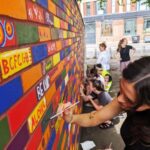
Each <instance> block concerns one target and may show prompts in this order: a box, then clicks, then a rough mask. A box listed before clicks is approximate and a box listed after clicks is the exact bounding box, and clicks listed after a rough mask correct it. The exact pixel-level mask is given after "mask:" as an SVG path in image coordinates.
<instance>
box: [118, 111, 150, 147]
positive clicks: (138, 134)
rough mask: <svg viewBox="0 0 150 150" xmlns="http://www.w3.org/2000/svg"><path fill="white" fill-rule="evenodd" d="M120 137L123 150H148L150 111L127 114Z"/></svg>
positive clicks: (149, 144) (149, 143) (149, 145)
mask: <svg viewBox="0 0 150 150" xmlns="http://www.w3.org/2000/svg"><path fill="white" fill-rule="evenodd" d="M121 136H122V138H123V140H124V143H125V145H126V146H125V150H150V110H146V111H142V112H127V118H126V120H125V121H124V123H123V125H122V128H121Z"/></svg>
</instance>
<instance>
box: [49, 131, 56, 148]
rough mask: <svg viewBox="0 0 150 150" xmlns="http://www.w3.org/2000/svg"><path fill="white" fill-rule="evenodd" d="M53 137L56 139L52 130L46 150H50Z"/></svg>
mask: <svg viewBox="0 0 150 150" xmlns="http://www.w3.org/2000/svg"><path fill="white" fill-rule="evenodd" d="M55 137H56V132H55V129H53V130H52V131H51V137H50V140H49V143H48V146H47V150H50V149H52V147H53V144H54V141H55Z"/></svg>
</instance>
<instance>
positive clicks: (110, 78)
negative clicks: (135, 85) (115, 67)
mask: <svg viewBox="0 0 150 150" xmlns="http://www.w3.org/2000/svg"><path fill="white" fill-rule="evenodd" d="M106 76H108V77H109V79H108V82H111V81H112V77H111V75H110V74H105V77H106Z"/></svg>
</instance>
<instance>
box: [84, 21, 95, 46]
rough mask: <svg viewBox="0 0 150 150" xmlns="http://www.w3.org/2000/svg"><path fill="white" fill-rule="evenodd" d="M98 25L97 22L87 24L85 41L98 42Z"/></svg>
mask: <svg viewBox="0 0 150 150" xmlns="http://www.w3.org/2000/svg"><path fill="white" fill-rule="evenodd" d="M95 30H96V26H95V22H92V23H86V24H85V42H86V44H95V43H96V31H95Z"/></svg>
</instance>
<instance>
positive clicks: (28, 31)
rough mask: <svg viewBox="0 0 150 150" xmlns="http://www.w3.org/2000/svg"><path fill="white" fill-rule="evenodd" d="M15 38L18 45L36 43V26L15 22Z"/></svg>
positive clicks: (37, 38) (37, 37)
mask: <svg viewBox="0 0 150 150" xmlns="http://www.w3.org/2000/svg"><path fill="white" fill-rule="evenodd" d="M15 24H16V34H17V35H16V36H17V41H18V44H19V45H22V44H28V43H35V42H38V40H39V36H38V28H37V26H34V25H30V24H25V23H21V22H16V23H15Z"/></svg>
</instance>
